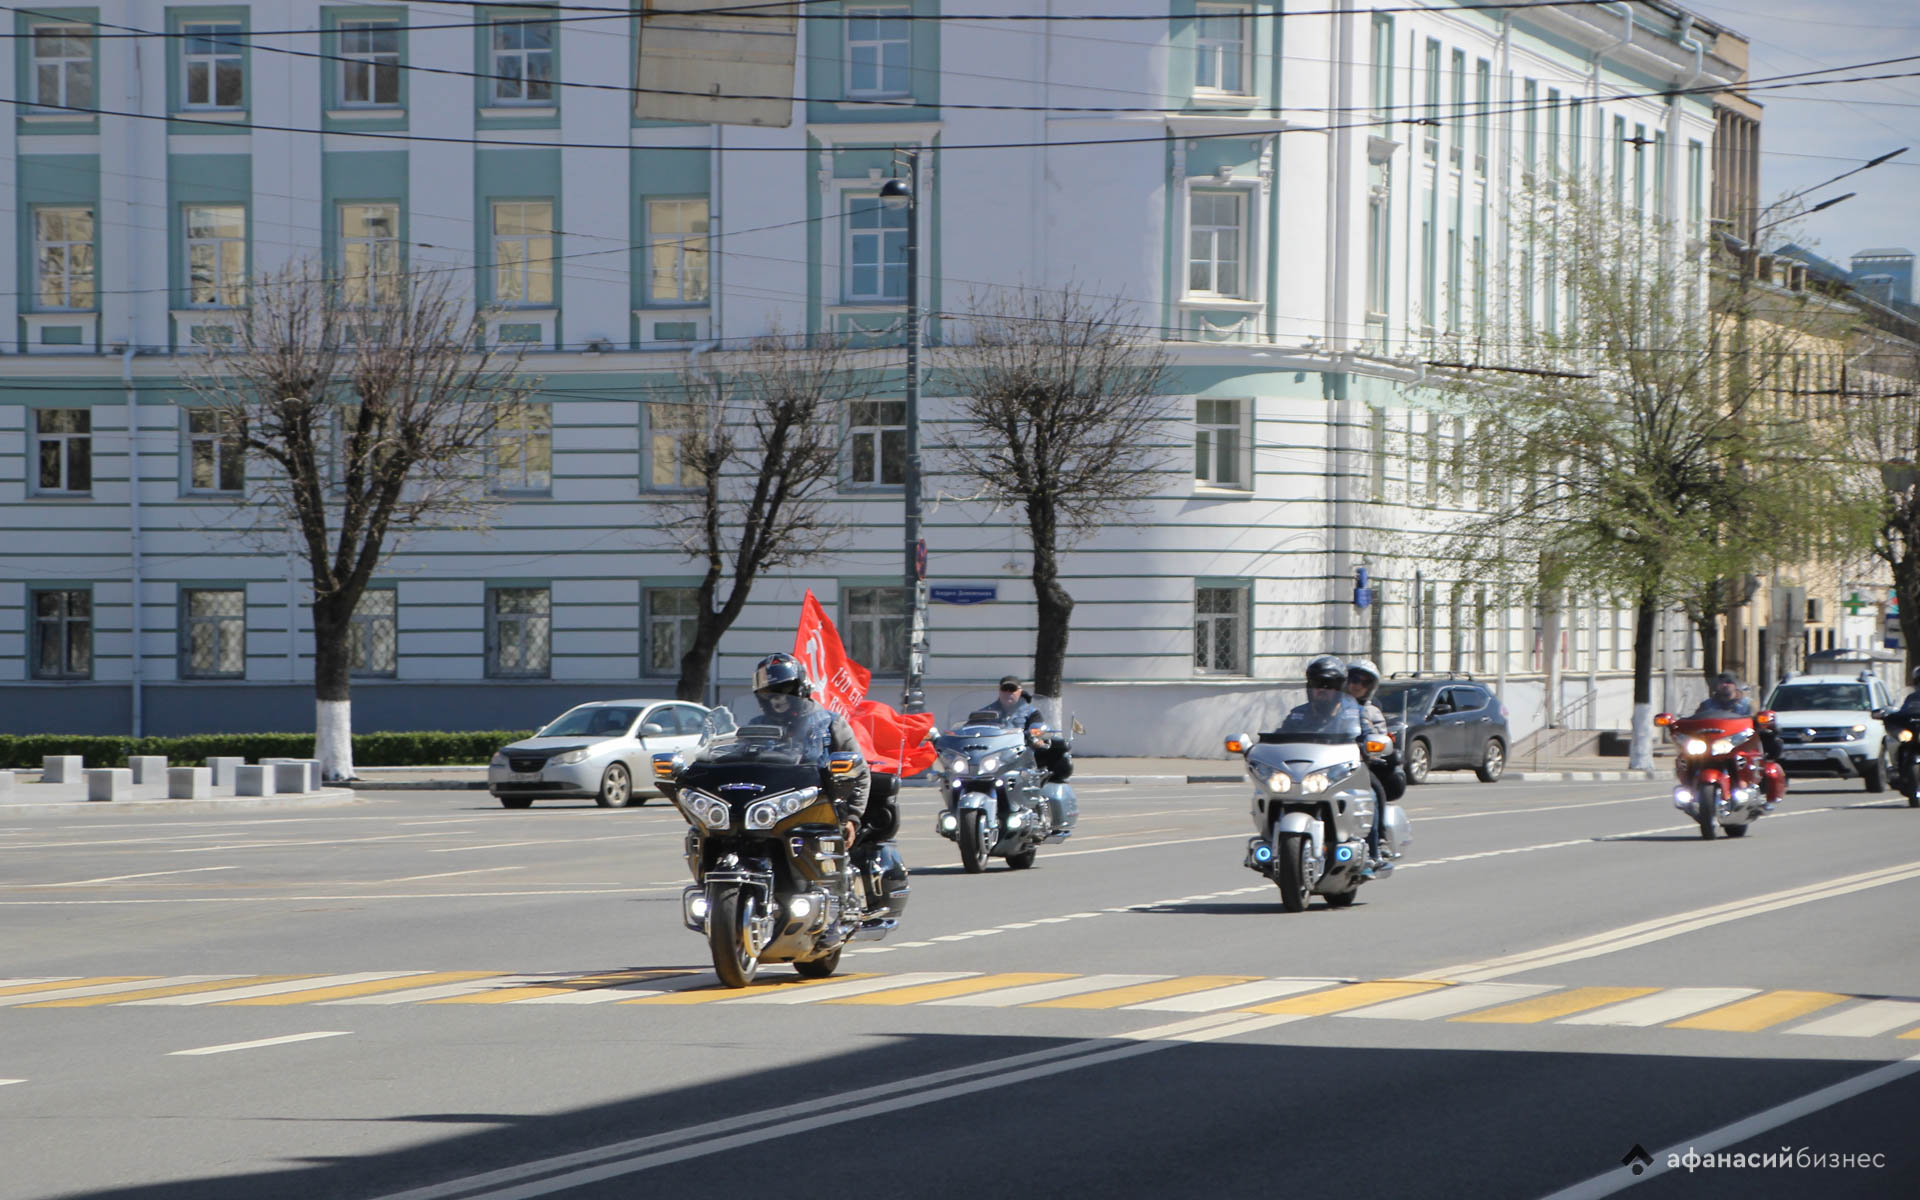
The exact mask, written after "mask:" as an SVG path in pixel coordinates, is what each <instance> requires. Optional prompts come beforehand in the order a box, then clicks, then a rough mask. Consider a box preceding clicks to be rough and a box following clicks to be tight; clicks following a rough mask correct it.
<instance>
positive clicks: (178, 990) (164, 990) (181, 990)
mask: <svg viewBox="0 0 1920 1200" xmlns="http://www.w3.org/2000/svg"><path fill="white" fill-rule="evenodd" d="M312 978H313V976H311V975H220V976H216V977H214V978H213V979H203V980H200V981H199V982H197V983H172V984H168V985H166V986H165V987H145V988H139V989H136V990H134V991H131V992H108V993H106V994H104V995H95V996H69V997H67V998H66V999H64V1000H40V1001H36V1002H35V1003H32V1004H22V1005H20V1007H21V1008H96V1007H98V1006H100V1005H102V1004H131V1003H133V1002H134V1001H136V1000H154V999H158V998H159V997H161V996H190V995H197V994H200V993H204V992H211V991H216V990H219V989H222V988H229V987H232V986H234V985H235V984H237V983H281V982H284V981H286V980H289V979H303V980H304V979H312Z"/></svg>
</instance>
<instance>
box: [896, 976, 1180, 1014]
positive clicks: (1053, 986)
mask: <svg viewBox="0 0 1920 1200" xmlns="http://www.w3.org/2000/svg"><path fill="white" fill-rule="evenodd" d="M1172 978H1173V976H1171V975H1082V976H1080V977H1079V978H1078V979H1056V980H1054V981H1053V982H1051V983H1029V984H1023V985H1021V986H1020V987H1010V988H1000V989H999V990H997V991H992V992H975V993H974V994H973V995H971V996H949V997H947V998H946V999H945V1000H929V1001H927V1003H928V1004H936V1005H953V1006H956V1007H962V1008H1011V1007H1012V1006H1014V1005H1016V1004H1032V1003H1034V1002H1035V1001H1038V1000H1052V999H1054V998H1056V997H1059V996H1077V995H1079V994H1080V993H1082V992H1098V991H1102V990H1104V989H1106V988H1114V987H1127V986H1129V985H1131V984H1136V983H1155V982H1157V981H1159V980H1162V979H1172Z"/></svg>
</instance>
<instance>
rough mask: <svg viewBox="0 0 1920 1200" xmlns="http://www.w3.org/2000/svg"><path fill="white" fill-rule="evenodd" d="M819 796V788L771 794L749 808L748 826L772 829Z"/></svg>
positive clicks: (750, 827) (749, 827)
mask: <svg viewBox="0 0 1920 1200" xmlns="http://www.w3.org/2000/svg"><path fill="white" fill-rule="evenodd" d="M819 798H820V789H819V788H801V789H800V790H799V791H797V792H786V793H784V794H782V795H779V796H769V797H768V798H767V799H765V800H762V801H760V802H758V803H756V804H754V805H753V806H752V807H751V808H749V809H747V828H748V829H772V828H773V827H774V826H775V825H778V824H779V823H780V822H781V821H784V820H786V819H787V818H788V817H790V816H792V815H793V814H795V813H797V812H799V811H800V810H801V809H803V808H805V807H807V806H808V805H810V804H812V803H813V802H814V801H815V800H818V799H819Z"/></svg>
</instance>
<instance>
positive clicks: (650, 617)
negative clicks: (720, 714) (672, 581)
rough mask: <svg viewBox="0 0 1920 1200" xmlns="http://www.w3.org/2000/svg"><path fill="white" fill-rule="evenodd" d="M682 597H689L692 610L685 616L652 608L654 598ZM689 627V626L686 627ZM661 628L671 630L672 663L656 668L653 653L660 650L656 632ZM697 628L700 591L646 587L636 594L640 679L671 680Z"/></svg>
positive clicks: (695, 634) (684, 614) (653, 606)
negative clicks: (639, 633)
mask: <svg viewBox="0 0 1920 1200" xmlns="http://www.w3.org/2000/svg"><path fill="white" fill-rule="evenodd" d="M669 593H672V594H679V593H685V594H686V595H688V596H690V597H692V607H691V608H690V610H689V611H687V612H683V613H681V612H661V611H659V610H658V609H657V608H656V607H655V602H654V598H655V597H656V596H660V595H665V594H669ZM689 623H691V625H690V626H689ZM663 626H667V627H670V628H671V632H672V641H673V660H672V662H671V664H668V665H665V666H660V665H656V664H655V662H654V659H655V657H656V655H655V653H654V651H655V650H656V649H657V648H658V647H659V646H660V640H659V638H660V630H661V629H662V627H663ZM699 626H700V589H699V588H697V587H684V586H682V587H649V588H643V589H641V593H640V630H641V635H640V636H641V645H640V675H641V677H642V678H646V679H673V678H677V677H678V676H679V674H680V659H681V657H682V656H684V655H685V654H686V652H687V650H688V648H689V647H691V646H692V644H693V641H692V639H693V638H694V637H695V636H697V635H698V631H699Z"/></svg>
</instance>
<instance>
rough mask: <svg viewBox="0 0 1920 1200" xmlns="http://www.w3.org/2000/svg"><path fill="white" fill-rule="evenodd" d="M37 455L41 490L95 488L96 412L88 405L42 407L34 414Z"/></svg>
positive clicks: (54, 491) (34, 451)
mask: <svg viewBox="0 0 1920 1200" xmlns="http://www.w3.org/2000/svg"><path fill="white" fill-rule="evenodd" d="M33 438H34V445H33V456H34V461H35V462H36V463H38V464H39V474H38V476H37V479H38V481H39V482H38V484H37V485H36V486H35V489H34V490H35V491H38V492H41V493H43V494H44V493H61V492H64V493H69V494H74V495H79V494H83V493H86V492H90V491H92V490H93V414H92V413H91V412H89V411H88V410H87V409H84V408H42V409H36V410H35V411H34V414H33Z"/></svg>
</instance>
